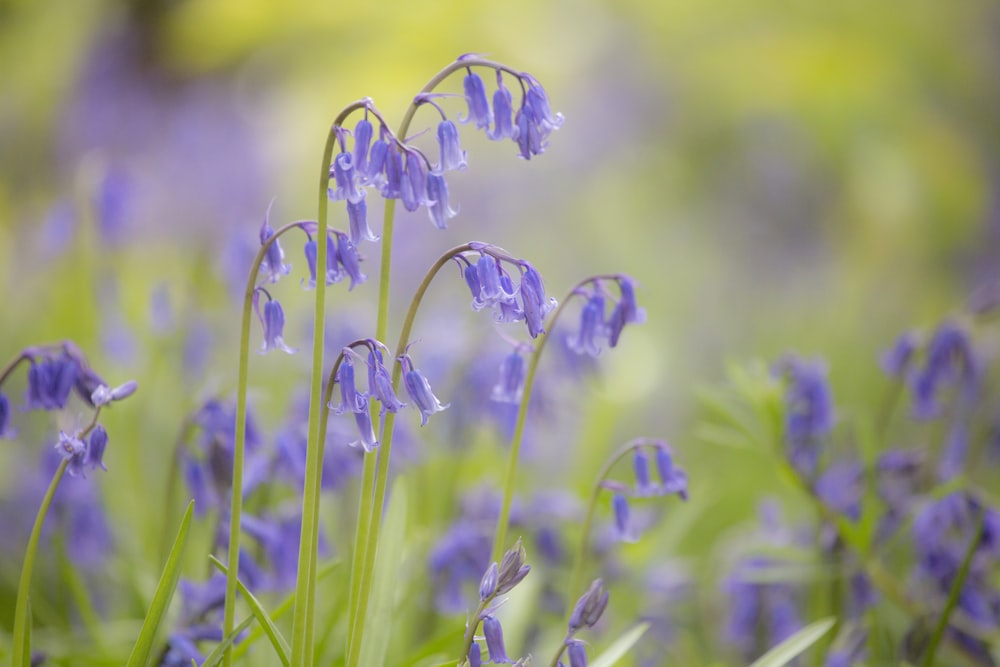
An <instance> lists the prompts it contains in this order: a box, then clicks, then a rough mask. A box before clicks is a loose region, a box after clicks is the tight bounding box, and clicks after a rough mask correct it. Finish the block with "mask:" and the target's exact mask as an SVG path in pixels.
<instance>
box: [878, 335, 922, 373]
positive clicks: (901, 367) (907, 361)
mask: <svg viewBox="0 0 1000 667" xmlns="http://www.w3.org/2000/svg"><path fill="white" fill-rule="evenodd" d="M919 341H920V338H919V336H918V335H917V333H916V332H914V331H907V332H906V333H904V334H903V335H902V336H900V337H899V338H898V339H897V340H896V342H895V343H894V344H893V346H892V347H891V348H889V349H888V350H887V351H886V352H885V354H883V355H882V359H881V364H880V365H881V366H882V370H883V371H884V372H885V374H886V375H888V376H889V377H893V378H898V379H903V378H905V377H906V373H907V371H908V370H909V369H910V365H911V362H912V361H913V357H914V355H915V353H916V351H917V346H918V344H919Z"/></svg>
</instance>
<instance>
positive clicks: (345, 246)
mask: <svg viewBox="0 0 1000 667" xmlns="http://www.w3.org/2000/svg"><path fill="white" fill-rule="evenodd" d="M334 233H335V234H336V235H337V260H338V261H339V262H340V265H341V266H342V267H344V271H345V272H346V273H347V275H348V277H350V279H351V286H350V287H348V291H350V290H353V289H354V288H355V287H356V286H358V285H360V284H361V283H363V282H365V281H366V280H368V276H366V275H365V274H363V273H361V260H360V259H359V258H358V251H357V248H355V247H354V244H353V243H352V242H351V239H350V238H348V236H347V234H344V233H343V232H337V231H335V232H334Z"/></svg>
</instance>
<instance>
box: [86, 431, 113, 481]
mask: <svg viewBox="0 0 1000 667" xmlns="http://www.w3.org/2000/svg"><path fill="white" fill-rule="evenodd" d="M107 446H108V432H107V431H106V430H105V429H104V427H103V426H101V425H100V424H98V425H97V426H95V427H94V430H93V431H91V432H90V440H89V441H88V442H87V467H88V468H90V469H91V470H93V469H94V468H100V469H101V470H105V471H106V470H107V469H108V468H107V466H105V465H104V450H105V449H107Z"/></svg>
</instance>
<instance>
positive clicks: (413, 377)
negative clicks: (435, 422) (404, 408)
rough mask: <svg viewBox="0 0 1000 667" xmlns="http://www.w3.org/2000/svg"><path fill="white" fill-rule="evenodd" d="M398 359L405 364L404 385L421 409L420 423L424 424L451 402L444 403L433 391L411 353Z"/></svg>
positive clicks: (415, 404) (416, 405)
mask: <svg viewBox="0 0 1000 667" xmlns="http://www.w3.org/2000/svg"><path fill="white" fill-rule="evenodd" d="M398 361H399V363H400V364H402V366H403V386H405V387H406V393H407V394H408V395H409V397H410V400H411V401H412V402H413V405H414V406H415V407H416V408H417V409H418V410H420V425H421V426H424V425H426V424H427V419H428V418H429V417H430V416H431V415H432V414H434V413H435V412H441V411H442V410H445V409H446V408H447V407H448V406H449V405H451V404H450V403H446V404H443V405H442V403H441V401H439V400H438V398H437V396H435V395H434V392H433V391H431V385H430V382H428V381H427V378H426V377H424V375H423V373H421V372H420V371H419V370H417V369H416V368H415V367H414V365H413V360H412V359H411V358H410V355H409V354H406V353H403V354H402V355H400V356H399V357H398Z"/></svg>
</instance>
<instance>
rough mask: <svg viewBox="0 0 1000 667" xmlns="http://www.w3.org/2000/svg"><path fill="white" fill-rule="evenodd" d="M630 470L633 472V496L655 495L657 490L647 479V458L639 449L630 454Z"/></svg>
mask: <svg viewBox="0 0 1000 667" xmlns="http://www.w3.org/2000/svg"><path fill="white" fill-rule="evenodd" d="M632 470H633V472H635V494H636V495H637V496H648V495H652V494H655V493H656V491H657V489H656V487H654V486H653V483H652V481H651V480H650V478H649V456H647V455H646V452H644V451H642V450H641V449H635V450H633V452H632Z"/></svg>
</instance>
